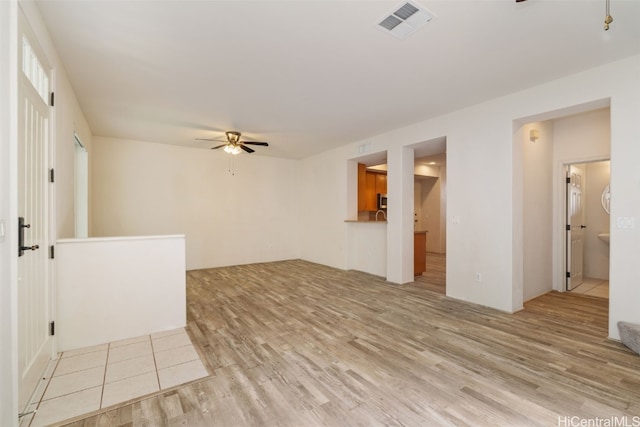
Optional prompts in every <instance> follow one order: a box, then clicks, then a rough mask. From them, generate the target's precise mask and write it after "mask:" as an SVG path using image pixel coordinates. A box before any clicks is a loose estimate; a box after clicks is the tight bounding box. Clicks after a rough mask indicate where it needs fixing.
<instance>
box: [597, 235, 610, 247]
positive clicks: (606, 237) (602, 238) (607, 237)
mask: <svg viewBox="0 0 640 427" xmlns="http://www.w3.org/2000/svg"><path fill="white" fill-rule="evenodd" d="M598 239H600V240H602V241H603V242H605V243H606V244H607V245H608V244H609V233H600V234H598Z"/></svg>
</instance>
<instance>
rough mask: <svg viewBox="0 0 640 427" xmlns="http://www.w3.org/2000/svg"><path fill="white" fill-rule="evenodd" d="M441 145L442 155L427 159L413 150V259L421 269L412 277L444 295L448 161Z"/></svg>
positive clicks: (427, 157)
mask: <svg viewBox="0 0 640 427" xmlns="http://www.w3.org/2000/svg"><path fill="white" fill-rule="evenodd" d="M442 142H443V144H442V146H441V150H442V151H440V152H436V153H428V154H426V155H421V147H416V156H415V160H414V187H413V188H414V256H415V257H416V261H415V265H416V266H418V265H420V267H419V268H417V269H416V270H415V271H414V273H415V282H416V283H419V284H420V285H421V286H423V287H426V288H428V289H430V290H432V291H434V292H438V293H441V294H443V295H446V240H447V239H446V236H447V228H446V225H447V221H446V217H447V215H446V212H447V210H446V207H447V191H446V189H447V174H446V170H447V167H446V166H447V157H446V151H445V150H446V143H445V141H442ZM427 146H428V145H427ZM418 258H420V259H418Z"/></svg>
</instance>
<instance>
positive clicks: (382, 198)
mask: <svg viewBox="0 0 640 427" xmlns="http://www.w3.org/2000/svg"><path fill="white" fill-rule="evenodd" d="M378 209H387V195H386V194H382V193H378Z"/></svg>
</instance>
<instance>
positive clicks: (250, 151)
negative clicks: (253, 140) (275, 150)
mask: <svg viewBox="0 0 640 427" xmlns="http://www.w3.org/2000/svg"><path fill="white" fill-rule="evenodd" d="M244 144H245V143H244V142H243V143H242V144H240V148H242V149H243V150H244V151H246V152H247V153H249V154H251V153H253V152H254V151H256V150H252V149H251V148H249V147H245V146H244Z"/></svg>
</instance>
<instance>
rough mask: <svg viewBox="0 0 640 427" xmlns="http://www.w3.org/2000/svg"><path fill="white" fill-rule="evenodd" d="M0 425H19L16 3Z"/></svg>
mask: <svg viewBox="0 0 640 427" xmlns="http://www.w3.org/2000/svg"><path fill="white" fill-rule="evenodd" d="M0 46H1V47H2V49H0V85H1V89H2V90H1V92H3V93H4V94H5V96H2V97H0V141H2V143H1V144H0V197H1V198H2V200H3V203H2V204H0V221H2V222H3V223H4V224H3V225H1V224H0V227H2V226H3V227H4V233H0V234H4V235H0V283H1V285H0V335H1V336H2V337H3V345H2V347H1V348H0V425H7V426H11V425H17V424H18V324H17V318H18V312H17V310H18V309H17V298H18V276H17V265H18V254H17V251H16V250H15V248H16V247H17V245H18V238H17V233H16V232H15V230H17V228H18V213H17V204H18V202H17V201H18V160H17V159H18V158H17V153H18V144H17V135H18V121H17V114H18V90H17V89H18V2H17V0H8V1H0Z"/></svg>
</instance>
